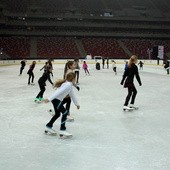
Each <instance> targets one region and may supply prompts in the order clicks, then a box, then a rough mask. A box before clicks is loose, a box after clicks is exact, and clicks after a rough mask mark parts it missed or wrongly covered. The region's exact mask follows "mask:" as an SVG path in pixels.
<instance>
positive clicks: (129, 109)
mask: <svg viewBox="0 0 170 170" xmlns="http://www.w3.org/2000/svg"><path fill="white" fill-rule="evenodd" d="M123 110H124V111H133V110H134V109H133V108H130V107H128V106H123Z"/></svg>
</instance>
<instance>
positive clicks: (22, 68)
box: [20, 67, 24, 75]
mask: <svg viewBox="0 0 170 170" xmlns="http://www.w3.org/2000/svg"><path fill="white" fill-rule="evenodd" d="M23 70H24V67H21V68H20V75H21V74H22V71H23Z"/></svg>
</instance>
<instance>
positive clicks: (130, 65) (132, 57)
mask: <svg viewBox="0 0 170 170" xmlns="http://www.w3.org/2000/svg"><path fill="white" fill-rule="evenodd" d="M137 60H138V57H137V56H136V55H132V56H131V57H130V59H129V61H128V67H129V68H131V67H132V64H136V63H137Z"/></svg>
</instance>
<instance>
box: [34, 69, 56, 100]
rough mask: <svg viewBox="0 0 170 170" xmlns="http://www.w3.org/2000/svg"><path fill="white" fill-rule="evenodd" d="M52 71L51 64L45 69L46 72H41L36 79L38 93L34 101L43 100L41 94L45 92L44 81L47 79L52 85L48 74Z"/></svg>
mask: <svg viewBox="0 0 170 170" xmlns="http://www.w3.org/2000/svg"><path fill="white" fill-rule="evenodd" d="M51 72H52V67H51V66H48V67H47V69H46V72H44V73H43V75H42V76H41V77H40V78H39V80H38V84H39V87H40V92H39V93H38V95H37V96H36V98H35V102H36V101H42V100H43V94H44V92H45V86H46V83H45V82H46V81H47V80H48V81H49V82H50V83H51V84H52V85H53V82H52V81H51V79H50V74H51Z"/></svg>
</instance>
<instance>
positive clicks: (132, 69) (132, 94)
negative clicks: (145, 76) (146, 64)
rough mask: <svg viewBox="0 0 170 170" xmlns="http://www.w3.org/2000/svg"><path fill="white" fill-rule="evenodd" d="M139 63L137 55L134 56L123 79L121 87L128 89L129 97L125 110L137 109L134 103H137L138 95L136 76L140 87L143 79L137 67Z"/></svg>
mask: <svg viewBox="0 0 170 170" xmlns="http://www.w3.org/2000/svg"><path fill="white" fill-rule="evenodd" d="M136 63H137V56H136V55H132V56H131V57H130V59H129V62H128V67H127V69H126V70H125V71H124V74H123V77H122V81H121V83H120V84H121V85H123V84H124V88H128V95H127V97H126V100H125V103H124V106H123V109H127V110H128V109H130V108H135V106H134V103H135V98H136V94H137V90H136V87H135V85H134V82H133V81H134V76H136V79H137V81H138V83H139V85H140V86H141V85H142V83H141V79H140V76H139V73H138V67H137V66H136ZM130 99H131V102H130V107H128V104H129V100H130Z"/></svg>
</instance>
